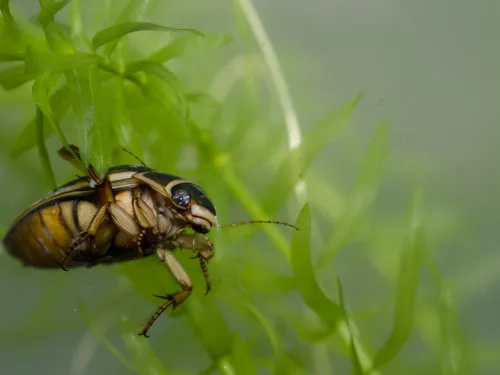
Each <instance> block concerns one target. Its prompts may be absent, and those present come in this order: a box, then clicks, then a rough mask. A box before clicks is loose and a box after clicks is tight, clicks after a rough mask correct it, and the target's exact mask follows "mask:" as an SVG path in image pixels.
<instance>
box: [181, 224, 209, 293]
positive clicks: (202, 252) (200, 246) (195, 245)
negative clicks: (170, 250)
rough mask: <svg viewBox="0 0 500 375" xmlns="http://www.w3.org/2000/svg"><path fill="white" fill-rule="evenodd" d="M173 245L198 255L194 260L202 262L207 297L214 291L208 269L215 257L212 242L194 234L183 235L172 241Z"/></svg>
mask: <svg viewBox="0 0 500 375" xmlns="http://www.w3.org/2000/svg"><path fill="white" fill-rule="evenodd" d="M172 245H174V246H175V247H180V248H185V249H191V250H192V251H193V252H197V253H198V254H197V255H196V256H195V257H193V258H194V259H195V258H198V259H199V260H200V267H201V270H202V272H203V277H204V278H205V284H206V287H207V291H206V292H205V295H207V294H208V292H210V290H211V289H212V286H211V283H210V275H209V273H208V268H207V263H208V260H209V259H210V258H212V257H213V256H214V246H213V244H212V242H210V240H209V239H208V238H207V237H201V236H197V235H194V234H181V235H179V236H177V237H176V238H175V240H173V241H172Z"/></svg>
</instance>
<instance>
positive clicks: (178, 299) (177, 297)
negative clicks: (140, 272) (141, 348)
mask: <svg viewBox="0 0 500 375" xmlns="http://www.w3.org/2000/svg"><path fill="white" fill-rule="evenodd" d="M157 253H158V256H159V257H160V259H162V260H163V262H164V263H165V265H166V266H167V267H168V270H169V271H170V273H171V274H172V276H173V277H174V278H175V279H176V280H177V282H178V283H179V285H180V286H181V288H182V290H181V291H179V292H177V293H173V294H166V295H165V296H157V295H155V297H158V298H161V299H164V300H166V302H165V303H164V304H163V305H161V306H160V307H159V308H158V309H157V310H156V311H155V313H154V314H153V316H151V318H150V319H149V321H148V322H147V323H146V325H145V326H144V328H143V329H142V330H141V331H140V332H139V335H140V336H144V337H149V336H148V334H147V333H148V331H149V329H150V328H151V326H152V325H153V323H154V322H155V321H156V320H157V319H158V318H159V317H160V315H161V314H162V313H163V312H164V311H165V310H167V309H168V308H169V307H170V306H172V308H175V307H176V306H178V305H180V304H181V303H183V302H184V301H185V300H186V299H187V298H188V297H189V295H190V294H191V291H192V290H193V284H192V282H191V279H190V278H189V275H188V274H187V273H186V271H185V270H184V268H182V266H181V264H180V263H179V261H178V260H177V259H176V258H175V256H174V254H173V253H172V251H171V250H165V249H157Z"/></svg>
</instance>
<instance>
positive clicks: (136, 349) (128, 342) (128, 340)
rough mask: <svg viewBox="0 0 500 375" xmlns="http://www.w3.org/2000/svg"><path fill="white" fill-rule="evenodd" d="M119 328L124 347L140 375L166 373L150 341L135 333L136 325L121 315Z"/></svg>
mask: <svg viewBox="0 0 500 375" xmlns="http://www.w3.org/2000/svg"><path fill="white" fill-rule="evenodd" d="M120 328H121V332H122V339H123V341H124V343H125V347H126V348H127V351H128V353H129V356H130V357H132V359H133V361H134V368H135V370H136V371H137V372H138V373H139V374H141V375H167V371H166V370H165V368H164V367H163V364H162V362H161V360H160V358H159V357H158V355H157V354H156V353H155V351H154V349H153V348H152V347H151V345H150V342H149V341H148V340H147V339H145V338H144V337H142V336H139V335H138V334H137V327H136V326H135V325H133V324H132V323H131V322H130V321H129V320H128V319H126V318H124V317H122V319H121V322H120Z"/></svg>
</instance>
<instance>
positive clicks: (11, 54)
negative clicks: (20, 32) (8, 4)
mask: <svg viewBox="0 0 500 375" xmlns="http://www.w3.org/2000/svg"><path fill="white" fill-rule="evenodd" d="M23 51H24V47H23V46H22V44H21V43H20V42H19V40H16V39H15V37H14V35H13V34H12V31H10V30H9V28H8V27H7V25H6V24H3V25H0V62H6V61H23V60H24V53H23Z"/></svg>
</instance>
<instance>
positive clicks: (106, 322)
mask: <svg viewBox="0 0 500 375" xmlns="http://www.w3.org/2000/svg"><path fill="white" fill-rule="evenodd" d="M78 311H80V314H81V316H82V319H83V320H84V321H85V323H86V324H87V327H88V330H89V331H90V332H92V334H93V335H94V336H95V337H96V339H97V340H98V341H99V342H100V343H101V344H102V345H103V346H104V347H106V348H107V349H108V350H109V351H110V352H111V353H112V354H113V355H114V356H115V357H116V358H117V359H118V360H119V361H120V362H121V363H123V365H124V366H125V367H127V368H129V369H131V368H132V365H131V364H130V362H129V360H128V358H127V357H126V356H125V355H124V354H123V353H122V352H121V351H120V350H119V349H118V348H117V347H116V346H115V345H113V343H112V342H111V341H110V340H109V339H108V338H107V337H106V335H105V331H106V329H107V328H109V326H110V325H111V324H112V323H113V320H112V319H113V318H112V316H111V315H110V314H109V311H108V310H107V309H106V310H102V312H101V313H100V314H99V315H97V316H96V314H95V313H90V312H89V311H88V309H87V307H86V306H85V305H84V304H83V303H82V302H80V301H79V302H78ZM113 316H114V315H113ZM136 335H137V333H136Z"/></svg>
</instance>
